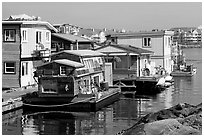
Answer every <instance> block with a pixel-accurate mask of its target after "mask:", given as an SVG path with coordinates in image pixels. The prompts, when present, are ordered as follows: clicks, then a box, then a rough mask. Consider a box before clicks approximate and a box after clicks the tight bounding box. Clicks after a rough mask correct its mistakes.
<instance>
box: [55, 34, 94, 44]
mask: <svg viewBox="0 0 204 137" xmlns="http://www.w3.org/2000/svg"><path fill="white" fill-rule="evenodd" d="M52 36H55V37H58V38H61V39H64V40H68V41H71V42H76V41H78V42H91V41H90V40H88V39H85V38H82V37H79V36H75V35H72V34H68V33H52Z"/></svg>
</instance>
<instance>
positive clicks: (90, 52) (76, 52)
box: [52, 50, 105, 57]
mask: <svg viewBox="0 0 204 137" xmlns="http://www.w3.org/2000/svg"><path fill="white" fill-rule="evenodd" d="M61 53H68V54H73V55H76V56H81V57H96V56H105V54H103V53H100V52H98V51H93V50H63V51H60V52H57V53H54V54H52V56H54V55H57V54H61Z"/></svg>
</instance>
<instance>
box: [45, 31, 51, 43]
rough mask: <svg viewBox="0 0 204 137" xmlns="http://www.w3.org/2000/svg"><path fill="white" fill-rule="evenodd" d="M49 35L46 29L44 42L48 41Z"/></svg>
mask: <svg viewBox="0 0 204 137" xmlns="http://www.w3.org/2000/svg"><path fill="white" fill-rule="evenodd" d="M50 37H51V35H50V32H49V31H46V32H45V41H46V42H50Z"/></svg>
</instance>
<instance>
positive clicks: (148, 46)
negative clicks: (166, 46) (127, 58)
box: [142, 37, 152, 48]
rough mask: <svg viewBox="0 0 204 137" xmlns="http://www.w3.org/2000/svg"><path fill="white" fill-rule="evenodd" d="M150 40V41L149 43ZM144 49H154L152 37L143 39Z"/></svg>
mask: <svg viewBox="0 0 204 137" xmlns="http://www.w3.org/2000/svg"><path fill="white" fill-rule="evenodd" d="M145 39H146V40H147V45H145ZM149 39H150V41H149ZM142 47H143V48H151V47H152V38H151V37H143V38H142Z"/></svg>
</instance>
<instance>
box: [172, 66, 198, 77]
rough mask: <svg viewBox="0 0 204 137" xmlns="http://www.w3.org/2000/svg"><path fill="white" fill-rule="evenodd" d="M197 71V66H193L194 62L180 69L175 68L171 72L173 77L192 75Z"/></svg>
mask: <svg viewBox="0 0 204 137" xmlns="http://www.w3.org/2000/svg"><path fill="white" fill-rule="evenodd" d="M195 73H196V68H195V67H193V64H190V65H186V66H183V67H180V69H179V70H174V71H173V72H171V76H173V77H191V76H193V75H194V74H195Z"/></svg>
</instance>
